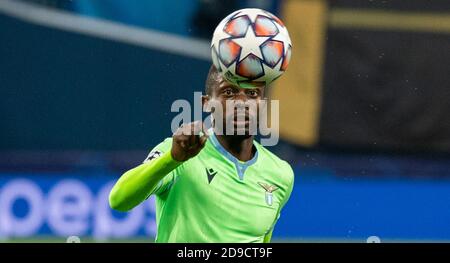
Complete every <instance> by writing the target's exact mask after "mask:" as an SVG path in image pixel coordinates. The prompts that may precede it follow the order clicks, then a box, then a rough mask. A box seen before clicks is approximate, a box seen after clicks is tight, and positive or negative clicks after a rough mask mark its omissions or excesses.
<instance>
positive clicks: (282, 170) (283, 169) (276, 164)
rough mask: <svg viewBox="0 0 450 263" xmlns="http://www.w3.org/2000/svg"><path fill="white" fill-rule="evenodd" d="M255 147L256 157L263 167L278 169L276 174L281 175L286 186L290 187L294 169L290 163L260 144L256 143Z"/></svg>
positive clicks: (292, 181)
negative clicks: (259, 159)
mask: <svg viewBox="0 0 450 263" xmlns="http://www.w3.org/2000/svg"><path fill="white" fill-rule="evenodd" d="M256 147H257V150H258V158H261V163H262V164H263V165H264V166H265V167H270V169H271V170H274V169H276V171H278V172H277V174H278V175H279V176H280V177H281V179H282V180H283V181H284V183H285V184H286V185H287V186H288V187H292V185H293V184H294V171H293V169H292V167H291V165H290V164H289V163H288V162H287V161H285V160H283V159H281V158H280V157H278V156H277V155H276V154H274V153H272V152H271V151H269V149H267V148H266V147H264V146H262V145H261V144H259V143H256Z"/></svg>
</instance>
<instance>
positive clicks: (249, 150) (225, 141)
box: [216, 135, 255, 162]
mask: <svg viewBox="0 0 450 263" xmlns="http://www.w3.org/2000/svg"><path fill="white" fill-rule="evenodd" d="M253 137H254V136H239V135H238V136H236V135H233V136H232V135H216V138H217V140H218V141H219V143H220V144H221V145H222V147H223V148H225V150H227V151H228V152H229V153H231V155H233V156H234V157H236V158H237V159H238V160H240V161H243V162H246V161H249V160H251V159H252V158H253V156H254V154H255V150H254V149H253Z"/></svg>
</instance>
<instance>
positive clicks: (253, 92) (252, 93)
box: [247, 90, 258, 97]
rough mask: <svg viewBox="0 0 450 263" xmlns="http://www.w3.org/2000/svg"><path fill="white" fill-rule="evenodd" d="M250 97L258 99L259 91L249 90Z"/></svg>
mask: <svg viewBox="0 0 450 263" xmlns="http://www.w3.org/2000/svg"><path fill="white" fill-rule="evenodd" d="M247 94H248V95H250V97H258V91H257V90H249V91H248V92H247Z"/></svg>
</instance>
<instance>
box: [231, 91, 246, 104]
mask: <svg viewBox="0 0 450 263" xmlns="http://www.w3.org/2000/svg"><path fill="white" fill-rule="evenodd" d="M234 100H235V101H236V103H238V102H239V103H245V102H246V101H247V100H248V98H247V94H245V92H244V91H242V90H241V91H240V92H239V93H238V94H236V96H235V97H234Z"/></svg>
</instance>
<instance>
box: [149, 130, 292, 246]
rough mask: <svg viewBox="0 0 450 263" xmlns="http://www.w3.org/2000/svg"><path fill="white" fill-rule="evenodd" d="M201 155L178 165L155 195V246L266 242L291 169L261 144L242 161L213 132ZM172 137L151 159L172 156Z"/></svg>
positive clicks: (287, 192)
mask: <svg viewBox="0 0 450 263" xmlns="http://www.w3.org/2000/svg"><path fill="white" fill-rule="evenodd" d="M209 134H210V136H209V139H208V141H207V142H206V145H205V147H204V148H203V149H202V150H201V151H200V153H199V154H198V155H197V156H195V157H193V158H191V159H189V160H188V161H186V162H184V163H182V164H181V165H179V166H177V168H175V169H174V170H172V172H170V173H169V174H168V175H166V176H165V177H164V178H163V179H162V180H161V181H160V183H159V184H158V185H157V187H156V188H155V189H154V190H153V191H152V193H153V194H155V195H156V223H157V226H158V231H157V237H156V242H264V241H268V240H270V235H271V233H272V230H273V227H274V225H275V223H276V221H277V220H278V218H279V216H280V211H281V209H282V207H283V206H284V205H285V204H286V202H287V200H288V199H289V196H290V194H291V192H292V188H293V184H294V174H293V171H292V169H291V167H290V165H289V164H288V163H287V162H285V161H283V160H281V159H279V158H278V157H277V156H275V155H274V154H272V153H271V152H269V151H268V150H267V149H266V148H264V147H263V146H261V145H260V144H259V143H257V142H256V141H255V142H254V145H255V147H256V150H257V151H256V154H255V156H254V158H253V159H252V160H250V161H248V162H241V161H239V160H238V159H236V158H235V157H234V156H232V155H231V154H230V153H229V152H227V151H226V150H225V149H224V148H223V147H222V146H221V145H220V143H219V142H218V140H217V138H216V137H215V135H214V134H213V132H212V131H211V130H210V131H209ZM171 147H172V138H167V139H166V140H164V141H163V142H162V143H160V144H159V145H158V146H156V147H155V148H154V149H153V150H152V152H151V153H150V155H149V157H151V158H150V159H152V158H155V157H158V156H161V155H163V154H164V153H170V149H171Z"/></svg>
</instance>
